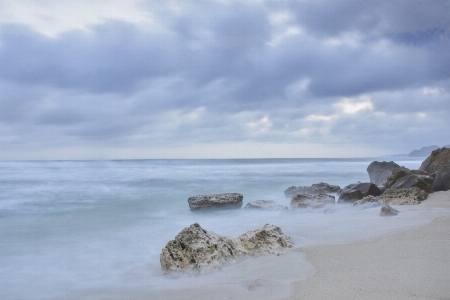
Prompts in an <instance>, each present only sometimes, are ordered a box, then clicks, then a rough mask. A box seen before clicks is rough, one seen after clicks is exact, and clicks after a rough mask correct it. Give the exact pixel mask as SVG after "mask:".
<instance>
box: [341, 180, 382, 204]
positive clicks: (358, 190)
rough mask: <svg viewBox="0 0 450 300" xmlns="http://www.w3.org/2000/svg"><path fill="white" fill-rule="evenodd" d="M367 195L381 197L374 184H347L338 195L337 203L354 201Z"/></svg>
mask: <svg viewBox="0 0 450 300" xmlns="http://www.w3.org/2000/svg"><path fill="white" fill-rule="evenodd" d="M369 195H370V196H379V195H381V191H380V189H379V188H378V187H377V186H376V185H375V184H373V183H370V182H363V183H361V182H359V183H354V184H349V185H347V186H346V187H344V188H343V189H342V192H341V193H340V194H339V202H342V201H355V200H359V199H362V198H364V197H366V196H369Z"/></svg>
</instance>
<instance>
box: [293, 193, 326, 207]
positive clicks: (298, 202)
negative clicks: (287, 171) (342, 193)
mask: <svg viewBox="0 0 450 300" xmlns="http://www.w3.org/2000/svg"><path fill="white" fill-rule="evenodd" d="M326 204H334V196H331V195H328V194H324V193H321V194H314V195H312V194H297V195H295V196H294V197H292V199H291V208H293V209H296V208H308V207H310V208H321V207H324V206H325V205H326Z"/></svg>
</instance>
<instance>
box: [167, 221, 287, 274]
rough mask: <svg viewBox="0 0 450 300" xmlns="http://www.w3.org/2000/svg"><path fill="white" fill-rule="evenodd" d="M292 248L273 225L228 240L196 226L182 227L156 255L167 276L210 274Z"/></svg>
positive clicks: (285, 236)
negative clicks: (242, 259)
mask: <svg viewBox="0 0 450 300" xmlns="http://www.w3.org/2000/svg"><path fill="white" fill-rule="evenodd" d="M292 246H293V244H292V241H291V238H290V237H289V236H287V235H285V234H283V232H282V231H281V229H280V228H279V227H277V226H274V225H269V224H266V225H264V226H263V228H261V229H258V230H251V231H248V232H246V233H244V234H242V235H241V236H239V237H238V238H231V237H226V236H222V235H219V234H216V233H214V232H212V231H207V230H205V229H203V228H202V227H201V226H200V225H199V224H198V223H195V224H192V225H191V226H189V227H186V228H184V229H183V230H182V231H181V232H180V233H179V234H177V236H176V237H175V239H174V240H172V241H169V242H168V243H167V245H166V246H165V247H164V248H163V249H162V252H161V254H160V262H161V268H162V270H163V272H165V273H169V272H174V271H182V272H186V273H197V272H204V271H210V270H212V269H215V268H218V267H220V266H222V265H223V264H225V263H227V262H232V261H235V260H236V259H237V258H239V257H243V256H249V255H251V256H258V255H263V254H277V252H278V251H279V250H281V249H283V248H291V247H292Z"/></svg>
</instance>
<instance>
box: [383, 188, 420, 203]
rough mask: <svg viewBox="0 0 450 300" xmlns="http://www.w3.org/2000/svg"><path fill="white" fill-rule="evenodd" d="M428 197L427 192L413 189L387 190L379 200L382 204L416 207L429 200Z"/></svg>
mask: <svg viewBox="0 0 450 300" xmlns="http://www.w3.org/2000/svg"><path fill="white" fill-rule="evenodd" d="M427 197H428V193H427V192H426V191H424V190H422V189H421V188H418V187H413V188H409V189H396V190H395V189H387V190H386V191H385V192H384V193H383V195H381V196H378V197H377V198H378V201H379V202H380V203H382V204H388V203H389V204H393V205H415V204H419V203H420V201H423V200H425V199H427Z"/></svg>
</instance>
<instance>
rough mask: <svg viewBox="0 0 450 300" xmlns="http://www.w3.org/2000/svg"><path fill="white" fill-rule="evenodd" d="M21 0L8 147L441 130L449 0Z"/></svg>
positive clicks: (355, 139)
mask: <svg viewBox="0 0 450 300" xmlns="http://www.w3.org/2000/svg"><path fill="white" fill-rule="evenodd" d="M66 2H67V1H66ZM77 3H78V2H77ZM22 4H23V3H22ZM22 4H11V5H9V6H8V4H7V3H6V2H0V7H2V8H5V7H6V10H4V11H3V12H2V13H0V16H2V14H3V15H6V14H7V15H8V17H7V18H2V21H1V22H0V132H1V133H2V138H1V139H0V140H1V141H2V145H4V149H15V147H18V146H17V145H31V144H33V145H34V147H35V148H36V149H37V148H39V147H41V148H50V149H51V148H52V147H55V149H56V148H58V147H69V148H70V149H75V148H74V147H75V146H79V145H86V147H87V148H83V149H116V148H117V149H119V148H120V149H125V148H126V149H150V148H152V147H153V148H154V147H159V148H165V149H166V148H167V149H168V148H170V147H175V148H176V147H178V149H181V148H182V147H187V146H186V145H196V144H197V145H205V144H210V145H213V144H214V145H217V144H220V143H228V145H231V144H233V143H236V144H238V143H240V144H243V143H244V144H248V143H252V142H255V143H285V144H292V145H294V144H296V143H297V144H302V143H304V144H306V143H307V144H310V145H313V144H317V143H321V144H324V145H328V144H331V145H333V146H334V147H338V145H341V143H343V141H347V142H348V143H354V144H358V145H360V146H361V147H360V149H367V147H366V145H370V147H372V148H373V149H379V151H381V152H382V151H391V152H394V151H395V152H398V151H402V152H405V151H406V152H407V150H408V149H409V148H410V146H405V145H409V144H410V143H416V144H418V145H417V146H422V145H427V144H448V143H449V142H448V140H450V133H447V131H443V130H436V129H435V128H437V127H439V128H445V126H447V127H446V128H448V126H449V125H450V124H449V121H448V115H449V114H450V106H449V105H450V104H449V99H450V96H449V95H450V68H448V66H449V65H450V51H449V49H450V42H449V41H450V38H449V37H450V35H449V28H450V20H449V19H450V18H449V17H448V16H447V14H445V13H444V12H445V11H446V8H448V2H446V1H433V2H432V3H429V4H428V3H426V2H419V1H417V2H416V1H413V2H410V1H396V2H392V1H379V2H376V3H375V2H369V3H367V2H361V1H354V0H353V1H351V0H346V1H343V2H340V3H339V4H337V3H335V2H333V1H321V2H317V1H316V2H313V1H295V2H294V1H292V2H282V3H275V2H266V1H239V2H237V1H195V2H194V1H184V2H179V1H165V2H162V1H160V2H159V1H136V2H131V3H128V4H125V3H122V4H119V3H116V4H112V5H111V10H108V9H107V7H108V3H107V2H102V1H96V2H95V3H94V6H91V5H90V4H89V2H79V4H77V5H79V6H78V7H77V8H76V9H74V10H73V11H71V10H69V8H71V7H72V6H73V5H75V4H74V3H71V2H70V1H69V4H68V6H67V7H66V8H67V10H66V11H65V15H64V14H61V9H62V7H61V6H59V4H53V2H50V1H49V2H45V8H46V9H45V10H42V9H40V8H37V7H36V6H34V2H32V3H31V2H30V3H28V6H27V7H25V6H23V5H22ZM5 5H6V6H5ZM53 5H55V6H53ZM90 8H91V10H89V9H90ZM92 8H96V9H94V10H92ZM13 9H18V10H21V11H23V13H24V14H23V15H21V14H17V13H11V12H12V11H13ZM121 9H122V10H123V13H120V12H119V11H120V10H121ZM86 10H88V13H87V14H86V16H84V17H81V18H80V19H78V18H77V16H80V15H82V12H83V11H86ZM5 11H7V12H9V13H6V12H5ZM50 15H52V16H54V18H50V19H49V16H50ZM23 16H28V17H27V18H25V17H23ZM65 16H66V17H68V19H67V20H68V21H67V23H64V22H63V21H64V18H65ZM46 20H47V21H46ZM50 24H51V25H52V26H50ZM51 28H53V30H50V29H51ZM394 128H403V129H402V132H404V133H399V132H395V131H394V130H393V129H394ZM441 141H442V142H441ZM347 142H346V143H347ZM389 143H392V146H386V145H389ZM402 145H403V146H402ZM417 146H414V147H412V148H417ZM180 147H181V148H180ZM189 147H191V146H189ZM192 147H194V146H192ZM199 147H200V146H199ZM211 147H213V146H211ZM293 147H294V146H293ZM295 147H297V146H295ZM175 148H174V149H175ZM213 148H214V147H213ZM77 149H81V148H77ZM355 149H356V148H355ZM402 149H405V150H402ZM11 151H12V150H11ZM49 151H50V150H49ZM80 151H81V150H80ZM111 151H113V150H111ZM117 151H118V152H117V153H119V152H120V153H124V152H123V151H122V150H120V151H119V150H117ZM121 151H122V152H121ZM130 151H131V150H130ZM262 151H263V150H262ZM264 151H265V150H264ZM99 152H101V153H103V151H100V150H99ZM8 153H11V152H8ZM70 153H76V151H75V150H73V151H71V152H70ZM130 153H143V152H141V150H139V151H138V150H136V151H135V152H133V151H131V152H130ZM152 153H153V152H152ZM265 153H267V155H268V156H276V153H273V154H270V153H269V152H265ZM308 153H309V152H308ZM5 155H6V154H5ZM8 155H9V156H11V154H8ZM299 155H300V156H301V155H302V154H299ZM329 155H333V152H332V151H330V154H329ZM361 155H362V154H361ZM9 156H8V157H9ZM0 159H1V153H0Z"/></svg>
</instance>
